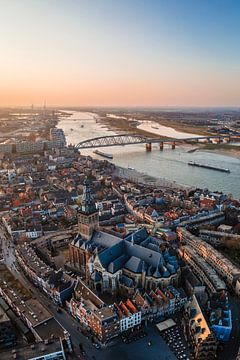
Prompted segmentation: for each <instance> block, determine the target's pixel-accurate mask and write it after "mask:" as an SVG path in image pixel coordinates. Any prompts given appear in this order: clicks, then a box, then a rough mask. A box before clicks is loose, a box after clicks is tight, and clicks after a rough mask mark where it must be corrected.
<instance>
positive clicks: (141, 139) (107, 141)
mask: <svg viewBox="0 0 240 360" xmlns="http://www.w3.org/2000/svg"><path fill="white" fill-rule="evenodd" d="M149 141H150V139H148V138H147V137H145V136H143V135H135V134H132V135H131V134H121V135H109V136H99V137H96V138H93V139H88V140H83V141H80V142H79V143H78V144H77V145H76V148H77V149H90V148H94V147H106V146H119V145H131V144H145V143H147V142H149Z"/></svg>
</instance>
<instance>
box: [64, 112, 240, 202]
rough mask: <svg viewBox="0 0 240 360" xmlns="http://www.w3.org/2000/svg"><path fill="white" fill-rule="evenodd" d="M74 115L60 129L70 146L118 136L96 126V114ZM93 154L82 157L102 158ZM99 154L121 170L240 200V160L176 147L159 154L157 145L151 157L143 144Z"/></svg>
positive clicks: (167, 131) (176, 134)
mask: <svg viewBox="0 0 240 360" xmlns="http://www.w3.org/2000/svg"><path fill="white" fill-rule="evenodd" d="M71 114H72V115H71V116H70V117H66V118H62V119H61V120H60V121H59V123H58V127H59V128H62V129H63V130H64V132H65V135H66V139H67V143H68V144H73V145H76V144H78V143H79V142H80V141H82V140H87V139H90V138H94V137H97V136H105V135H114V134H115V133H114V132H113V131H111V130H108V128H107V127H106V126H104V125H102V124H101V123H97V122H96V119H97V117H98V116H97V114H93V113H86V112H80V111H72V112H71ZM150 126H152V125H150ZM157 127H158V131H159V133H161V130H164V135H165V136H169V137H175V138H182V137H188V136H189V134H184V133H182V132H178V131H176V130H174V129H172V128H168V127H165V126H164V127H163V128H164V129H161V125H159V124H157ZM162 134H163V133H162ZM183 134H184V135H183ZM193 135H194V134H193ZM195 135H196V134H195ZM93 150H94V149H92V150H91V149H88V150H83V151H81V153H82V154H87V155H91V156H93V157H98V158H101V157H99V156H98V155H95V154H93ZM100 150H102V151H104V152H106V153H111V154H112V155H113V160H111V161H112V162H113V163H115V164H116V165H119V166H122V167H128V166H130V167H133V168H135V169H136V170H137V171H141V172H144V173H146V174H148V175H150V176H154V177H157V178H164V179H167V180H169V181H171V182H176V183H179V184H183V185H187V186H196V187H200V188H208V189H210V190H212V191H217V190H218V191H223V192H224V193H227V194H228V193H231V194H233V196H234V197H235V198H240V180H239V179H240V160H239V159H235V158H233V157H230V156H224V155H219V154H215V153H211V152H206V151H196V152H193V153H189V152H188V150H189V147H188V146H179V147H178V146H177V147H176V149H175V150H172V149H171V148H168V147H167V146H165V148H164V150H163V151H159V147H158V145H154V146H153V148H152V152H149V153H148V152H146V151H145V146H144V145H143V144H139V145H130V146H116V147H109V148H102V149H100ZM101 159H103V158H101ZM189 161H196V162H199V163H203V164H208V165H213V166H218V167H223V168H228V169H229V170H230V171H231V172H230V173H223V172H218V171H213V170H209V169H203V168H197V167H196V168H195V167H192V166H189V165H188V162H189Z"/></svg>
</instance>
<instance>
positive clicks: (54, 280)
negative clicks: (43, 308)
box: [16, 243, 75, 305]
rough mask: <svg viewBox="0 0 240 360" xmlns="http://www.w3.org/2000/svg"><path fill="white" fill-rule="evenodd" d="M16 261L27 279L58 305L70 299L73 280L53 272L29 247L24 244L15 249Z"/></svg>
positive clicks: (63, 274)
mask: <svg viewBox="0 0 240 360" xmlns="http://www.w3.org/2000/svg"><path fill="white" fill-rule="evenodd" d="M16 259H17V261H18V263H19V265H20V266H21V268H22V269H23V271H24V273H25V274H26V275H27V276H28V278H29V279H30V280H31V281H32V282H33V283H34V285H36V286H37V287H39V288H40V289H42V290H43V291H44V292H45V293H46V294H47V295H48V296H49V297H51V298H52V300H53V301H54V302H55V303H56V304H58V305H64V303H65V301H66V300H69V299H70V298H71V295H72V293H73V290H74V286H75V280H73V279H72V278H71V277H70V276H68V275H66V274H65V273H64V272H63V270H61V269H59V270H58V271H55V270H53V269H52V268H51V267H50V266H48V265H47V264H45V262H44V261H42V260H41V259H40V258H39V257H38V256H37V254H36V252H35V250H34V249H33V248H32V247H31V245H29V244H27V243H24V244H23V245H19V246H18V247H17V249H16Z"/></svg>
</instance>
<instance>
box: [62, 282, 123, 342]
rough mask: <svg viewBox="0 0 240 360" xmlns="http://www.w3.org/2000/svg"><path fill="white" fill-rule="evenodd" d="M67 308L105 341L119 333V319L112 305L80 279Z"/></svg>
mask: <svg viewBox="0 0 240 360" xmlns="http://www.w3.org/2000/svg"><path fill="white" fill-rule="evenodd" d="M67 308H68V310H69V312H70V313H71V315H72V316H73V317H75V318H76V319H77V320H78V321H79V322H80V323H81V324H82V325H83V326H85V328H86V329H88V330H90V329H91V330H92V332H93V333H94V334H95V336H96V337H97V338H98V339H99V340H100V341H101V342H102V343H105V342H107V341H109V340H110V339H111V338H113V337H115V336H117V335H119V333H120V327H119V319H118V316H117V314H116V312H115V311H114V310H113V308H112V307H111V306H106V305H105V304H104V302H103V301H102V300H101V299H100V298H99V297H98V296H97V295H96V294H94V293H93V292H92V291H91V290H90V289H89V288H88V287H87V285H86V284H84V283H83V282H82V281H81V280H80V279H79V280H78V283H77V285H76V287H75V291H74V296H73V298H72V299H71V300H70V301H69V302H67Z"/></svg>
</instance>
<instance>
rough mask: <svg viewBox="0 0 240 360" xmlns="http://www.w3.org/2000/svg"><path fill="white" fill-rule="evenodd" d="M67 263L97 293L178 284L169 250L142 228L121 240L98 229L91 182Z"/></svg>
mask: <svg viewBox="0 0 240 360" xmlns="http://www.w3.org/2000/svg"><path fill="white" fill-rule="evenodd" d="M69 257H70V265H71V267H72V268H73V269H75V270H76V271H77V272H78V273H79V274H81V275H82V276H83V278H84V280H85V282H86V283H87V284H88V285H89V286H90V287H91V288H92V289H93V290H96V291H97V292H100V293H102V292H110V293H111V294H119V293H121V294H122V295H124V294H125V295H126V296H130V295H132V294H133V293H134V292H135V290H136V289H137V288H139V289H144V290H151V289H153V290H154V289H156V288H157V287H160V288H166V287H167V286H169V285H171V284H173V285H177V284H178V278H179V275H180V268H179V265H178V262H177V259H176V257H175V255H174V254H173V253H172V251H171V249H168V248H166V247H162V240H160V239H158V238H155V237H152V236H151V235H149V234H148V232H147V230H146V229H145V228H141V229H138V230H137V231H136V232H134V233H132V234H130V235H128V236H127V237H126V238H124V239H122V238H120V237H117V236H114V235H112V234H109V233H107V232H105V231H101V230H100V229H99V216H98V210H97V209H96V206H95V203H94V199H93V195H92V192H91V187H90V183H89V181H88V180H85V182H84V191H83V198H82V203H81V207H80V209H79V212H78V235H77V237H76V238H75V239H74V240H73V241H72V242H71V244H70V245H69Z"/></svg>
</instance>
